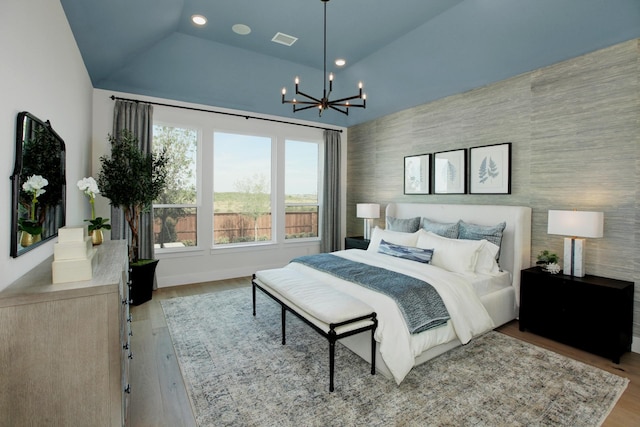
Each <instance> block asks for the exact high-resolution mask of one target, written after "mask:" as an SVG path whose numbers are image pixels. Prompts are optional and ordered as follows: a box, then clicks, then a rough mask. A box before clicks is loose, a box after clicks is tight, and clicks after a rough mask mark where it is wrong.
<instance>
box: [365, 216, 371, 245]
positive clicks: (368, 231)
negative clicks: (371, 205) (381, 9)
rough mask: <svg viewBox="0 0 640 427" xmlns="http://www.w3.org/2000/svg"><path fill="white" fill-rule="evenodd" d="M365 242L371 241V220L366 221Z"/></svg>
mask: <svg viewBox="0 0 640 427" xmlns="http://www.w3.org/2000/svg"><path fill="white" fill-rule="evenodd" d="M364 240H371V220H370V219H369V218H365V219H364Z"/></svg>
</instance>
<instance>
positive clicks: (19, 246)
mask: <svg viewBox="0 0 640 427" xmlns="http://www.w3.org/2000/svg"><path fill="white" fill-rule="evenodd" d="M11 187H12V189H11V202H12V203H11V209H12V210H11V250H10V253H11V256H12V257H14V258H15V257H18V256H20V255H22V254H24V253H26V252H28V251H30V250H31V249H33V248H36V247H38V246H39V245H41V244H43V243H44V242H46V241H47V240H50V239H53V238H54V237H56V236H57V235H58V229H59V228H60V227H63V226H64V225H65V207H66V178H65V146H64V141H63V140H62V138H60V136H59V135H58V134H57V133H56V132H55V131H54V130H53V128H52V127H51V123H49V121H48V120H47V121H46V122H43V121H42V120H40V119H38V118H37V117H35V116H33V115H32V114H30V113H28V112H26V111H23V112H21V113H19V114H18V119H17V123H16V161H15V166H14V169H13V175H11Z"/></svg>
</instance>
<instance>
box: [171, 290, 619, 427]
mask: <svg viewBox="0 0 640 427" xmlns="http://www.w3.org/2000/svg"><path fill="white" fill-rule="evenodd" d="M162 307H163V309H164V312H165V316H166V319H167V325H168V327H169V331H170V334H171V338H172V341H173V345H174V348H175V350H176V354H177V358H178V363H179V365H180V369H181V371H182V375H183V377H184V381H185V385H186V388H187V393H188V395H189V398H190V400H191V405H192V408H193V412H194V415H195V418H196V421H197V423H198V425H200V426H225V425H228V426H278V427H285V426H296V427H297V426H323V427H324V426H462V425H473V426H547V425H553V426H558V425H564V426H597V425H600V424H601V423H602V422H603V421H604V419H605V418H606V416H607V415H608V414H609V412H610V411H611V409H612V408H613V406H614V405H615V403H616V401H617V400H618V398H619V397H620V395H621V394H622V392H623V391H624V389H625V388H626V386H627V384H628V380H627V379H626V378H621V377H618V376H616V375H613V374H610V373H608V372H605V371H603V370H600V369H597V368H594V367H591V366H588V365H585V364H583V363H580V362H577V361H575V360H572V359H569V358H566V357H563V356H560V355H558V354H556V353H553V352H550V351H547V350H544V349H541V348H539V347H536V346H534V345H531V344H528V343H525V342H522V341H520V340H517V339H514V338H511V337H508V336H506V335H504V334H501V333H498V332H489V333H487V334H485V335H483V336H481V337H479V338H477V339H475V340H473V341H472V342H471V343H469V344H467V345H465V346H462V347H459V348H457V349H454V350H452V351H450V352H448V353H445V354H444V355H442V356H439V357H437V358H435V359H433V360H431V361H429V362H427V363H425V364H423V365H421V366H418V367H416V368H414V369H413V370H412V371H411V372H410V373H409V375H407V377H406V378H405V380H404V381H403V382H402V383H401V384H400V385H399V386H398V385H396V383H395V382H394V381H392V380H389V379H386V378H384V377H383V376H382V375H380V374H377V375H371V373H370V367H369V365H368V364H367V363H366V362H364V361H363V360H362V359H360V358H359V357H358V356H356V355H355V354H353V353H352V352H351V351H349V350H348V349H347V348H346V347H343V346H342V345H337V346H336V377H335V385H336V390H335V392H333V393H329V391H328V388H329V385H328V372H329V366H328V365H329V362H328V359H329V357H328V343H327V341H326V340H325V339H324V338H322V337H321V336H320V335H318V334H317V333H316V332H314V331H313V330H312V329H311V328H310V327H309V326H307V325H305V324H304V323H302V322H301V321H300V320H298V319H297V318H295V316H292V315H289V316H287V344H286V345H285V346H283V345H282V344H281V332H280V306H279V305H277V304H276V303H275V302H274V301H272V300H271V299H269V298H268V297H266V296H264V295H263V294H262V293H261V292H258V308H257V316H256V317H253V315H252V308H251V288H242V289H234V290H230V291H223V292H216V293H210V294H204V295H194V296H188V297H182V298H175V299H170V300H163V301H162Z"/></svg>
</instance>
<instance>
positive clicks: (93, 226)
mask: <svg viewBox="0 0 640 427" xmlns="http://www.w3.org/2000/svg"><path fill="white" fill-rule="evenodd" d="M77 185H78V188H79V189H80V191H82V192H83V193H84V194H86V195H87V197H88V198H89V203H90V204H91V219H85V221H88V222H89V232H92V231H94V230H100V229H101V228H104V229H105V230H111V225H109V224H107V222H109V218H102V217H98V218H96V206H95V202H96V195H98V194H100V189H99V188H98V183H97V182H96V180H95V179H93V177H91V176H90V177H88V178H82V179H81V180H80V181H78V184H77Z"/></svg>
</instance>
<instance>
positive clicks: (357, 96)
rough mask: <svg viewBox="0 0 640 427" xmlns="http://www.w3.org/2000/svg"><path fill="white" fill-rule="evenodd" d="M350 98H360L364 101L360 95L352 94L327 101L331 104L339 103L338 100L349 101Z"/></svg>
mask: <svg viewBox="0 0 640 427" xmlns="http://www.w3.org/2000/svg"><path fill="white" fill-rule="evenodd" d="M352 99H362V100H363V101H365V100H364V99H363V98H362V95H353V96H349V97H346V98H340V99H335V100H333V101H329V102H330V103H331V104H334V103H339V102H345V101H351V100H352Z"/></svg>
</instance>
